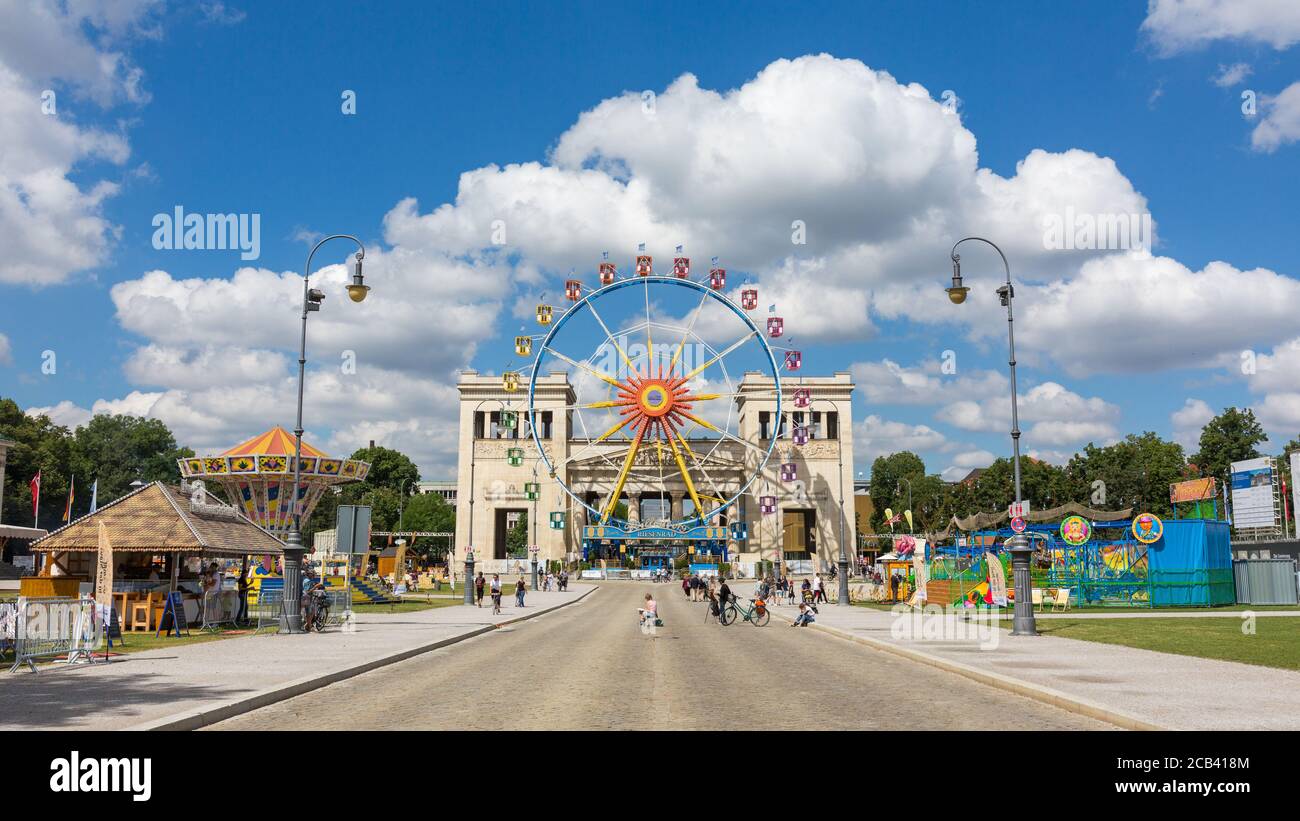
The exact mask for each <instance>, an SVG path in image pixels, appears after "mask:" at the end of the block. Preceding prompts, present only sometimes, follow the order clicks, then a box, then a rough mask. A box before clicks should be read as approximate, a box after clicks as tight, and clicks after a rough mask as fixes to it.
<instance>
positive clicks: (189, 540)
mask: <svg viewBox="0 0 1300 821" xmlns="http://www.w3.org/2000/svg"><path fill="white" fill-rule="evenodd" d="M101 525H102V527H101ZM283 547H284V545H283V542H281V541H280V540H279V539H277V538H276V537H275V536H273V535H271V534H270V533H269V532H267V531H266V530H265V529H263V528H261V527H259V526H258V525H256V524H254V523H253V522H252V521H250V520H249V519H248V518H247V517H246V516H244V515H243V514H242V513H241V512H240V511H239V510H238V509H237V508H234V507H231V506H229V505H227V504H224V503H223V502H222V501H221V500H220V499H218V498H217V497H215V496H213V495H212V494H211V493H208V492H207V491H206V490H204V489H203V488H202V487H201V486H198V485H195V486H189V487H176V486H173V485H168V484H164V483H162V482H153V483H151V484H148V485H145V486H143V487H141V488H139V489H137V490H135V491H133V492H131V493H128V494H126V495H125V496H122V497H120V498H118V499H115V500H114V501H112V502H110V503H108V504H106V505H104V506H102V507H100V508H99V509H98V510H96V511H94V512H93V513H89V514H87V515H85V516H82V517H81V518H79V519H76V520H74V521H73V522H71V523H69V524H67V525H64V526H63V527H61V528H59V529H58V530H55V531H53V532H51V533H50V534H49V535H48V536H45V537H44V538H41V539H37V540H36V541H34V542H33V543H32V545H31V550H32V552H33V553H35V554H37V555H38V556H40V557H41V558H42V562H41V568H40V572H39V574H38V575H35V576H25V577H23V579H22V589H21V595H23V596H24V597H37V598H40V597H51V596H55V597H66V598H77V597H79V596H85V595H90V593H91V592H94V591H97V590H103V591H104V592H105V593H108V592H109V591H111V597H112V603H113V606H114V609H115V610H116V611H117V618H118V620H119V624H121V625H122V629H124V630H155V631H156V630H157V629H158V627H159V624H160V622H161V621H163V617H164V614H165V612H166V611H167V610H168V608H169V607H170V608H174V612H176V613H177V614H178V615H182V616H183V619H182V620H181V621H182V624H190V623H198V622H200V621H201V620H202V621H203V622H204V623H212V624H217V623H224V622H230V621H233V620H234V619H235V617H236V616H237V615H238V613H239V611H240V600H239V592H240V591H239V588H238V585H237V583H236V579H235V577H234V575H231V576H227V574H226V571H230V573H231V574H238V573H239V572H247V571H248V570H249V566H250V564H256V563H257V562H258V561H259V560H260V559H261V558H263V557H264V558H265V559H266V561H267V562H268V563H270V562H274V561H275V560H276V559H278V558H279V557H280V556H281V555H282V553H283ZM214 570H215V572H214ZM169 621H172V622H173V623H174V622H175V621H177V620H175V619H169Z"/></svg>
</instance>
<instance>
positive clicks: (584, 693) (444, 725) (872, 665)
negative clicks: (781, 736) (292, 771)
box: [211, 582, 1109, 730]
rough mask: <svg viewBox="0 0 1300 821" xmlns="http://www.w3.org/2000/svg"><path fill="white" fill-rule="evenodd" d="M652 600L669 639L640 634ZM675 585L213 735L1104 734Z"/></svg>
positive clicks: (371, 678) (546, 621) (612, 595)
mask: <svg viewBox="0 0 1300 821" xmlns="http://www.w3.org/2000/svg"><path fill="white" fill-rule="evenodd" d="M646 592H653V593H654V594H655V595H656V596H657V597H661V598H660V613H661V614H662V616H663V619H664V622H665V627H663V628H661V629H660V631H659V634H658V636H656V637H653V638H652V637H647V636H644V635H642V634H641V633H640V631H639V629H638V628H637V625H636V608H637V606H638V605H639V603H640V601H641V598H642V597H643V596H644V595H645V593H646ZM704 608H705V605H704V604H702V603H693V602H688V601H686V599H685V597H684V596H683V595H682V592H681V589H680V588H679V587H676V586H672V585H662V584H649V583H633V582H612V583H607V584H605V585H603V586H602V587H601V589H600V590H598V591H596V592H595V593H594V594H592V595H591V596H588V597H587V598H586V599H585V600H583V601H582V602H581V603H579V604H575V605H570V606H569V607H566V608H564V609H562V610H558V611H556V612H555V613H552V614H548V615H545V616H542V617H540V618H536V619H532V620H530V621H526V622H522V623H520V624H517V625H512V626H510V627H507V628H503V629H501V630H498V631H494V632H493V633H490V634H487V635H484V636H481V637H479V638H474V639H470V640H468V641H465V642H462V643H460V644H457V645H454V646H451V647H447V648H444V649H441V650H435V651H433V652H431V653H426V654H424V655H421V656H417V657H415V658H413V659H408V660H407V661H404V662H400V663H398V664H395V665H391V666H388V667H384V668H381V669H379V670H374V671H372V672H369V673H366V674H364V675H361V676H357V677H355V678H352V679H348V680H347V681H343V682H340V683H338V684H334V685H331V686H329V687H326V688H323V689H321V690H317V691H314V692H311V693H308V694H306V695H303V696H299V697H297V698H294V699H291V700H289V701H285V702H281V703H280V704H275V705H272V706H270V707H265V708H263V709H261V710H257V711H255V712H252V713H248V714H246V715H243V716H239V717H237V718H233V719H230V720H229V721H225V722H222V723H220V724H216V725H213V727H212V728H211V729H229V730H253V729H277V730H278V729H307V728H319V727H321V726H322V722H323V725H324V726H326V727H329V728H332V729H333V728H337V729H376V730H390V729H486V730H498V729H516V728H521V729H763V728H773V729H818V728H824V729H845V728H850V729H879V730H909V729H943V728H953V729H984V730H994V729H1107V728H1109V725H1106V724H1103V723H1101V722H1097V721H1094V720H1092V719H1088V718H1084V717H1082V716H1077V715H1074V714H1072V713H1068V712H1065V711H1062V710H1059V709H1057V708H1054V707H1050V706H1048V705H1045V704H1040V703H1038V702H1035V701H1031V700H1029V699H1026V698H1022V697H1020V696H1016V695H1012V694H1010V693H1005V692H1002V691H1000V690H995V689H993V688H990V687H987V686H985V685H982V684H978V683H976V682H973V681H970V680H968V679H964V678H962V677H960V676H956V675H953V674H951V673H946V672H943V671H941V670H936V669H934V668H931V667H927V666H925V665H921V664H917V663H915V662H911V661H908V660H906V659H901V658H898V657H896V656H893V655H890V654H888V653H883V652H880V651H877V650H872V649H870V648H866V647H862V646H860V645H857V644H853V643H850V642H846V641H843V640H840V639H836V638H834V637H831V636H827V635H824V634H820V633H815V632H812V631H809V630H798V629H794V628H790V627H788V626H786V625H785V624H784V623H783V622H780V621H778V620H775V619H773V620H772V622H771V623H770V624H768V625H767V626H766V627H761V628H758V627H754V626H753V625H749V624H736V625H732V626H730V627H719V626H718V625H717V624H705V623H704Z"/></svg>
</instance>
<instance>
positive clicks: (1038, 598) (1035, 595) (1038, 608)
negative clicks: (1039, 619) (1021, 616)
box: [1029, 587, 1044, 613]
mask: <svg viewBox="0 0 1300 821" xmlns="http://www.w3.org/2000/svg"><path fill="white" fill-rule="evenodd" d="M1043 592H1044V591H1043V588H1041V587H1035V588H1034V589H1033V590H1031V591H1029V594H1030V597H1031V598H1032V599H1033V604H1034V612H1036V613H1041V612H1043V598H1044V596H1043Z"/></svg>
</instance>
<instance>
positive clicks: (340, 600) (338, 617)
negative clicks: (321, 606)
mask: <svg viewBox="0 0 1300 821" xmlns="http://www.w3.org/2000/svg"><path fill="white" fill-rule="evenodd" d="M325 598H326V600H327V601H328V602H329V603H330V613H329V618H327V619H326V620H325V626H326V627H337V626H339V625H340V624H342V623H343V618H344V615H343V614H344V611H347V610H351V609H352V590H351V589H349V588H346V587H345V588H343V589H341V590H340V589H334V588H326V590H325Z"/></svg>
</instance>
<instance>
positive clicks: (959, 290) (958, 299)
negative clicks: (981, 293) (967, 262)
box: [947, 254, 970, 305]
mask: <svg viewBox="0 0 1300 821" xmlns="http://www.w3.org/2000/svg"><path fill="white" fill-rule="evenodd" d="M947 291H948V299H950V300H952V304H953V305H960V304H962V303H963V302H965V301H966V294H968V293H970V288H967V287H966V286H964V285H962V284H961V257H960V256H958V255H957V254H953V255H952V287H950V288H948V289H947Z"/></svg>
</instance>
